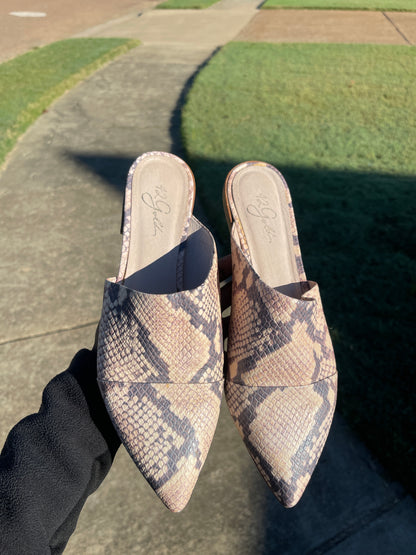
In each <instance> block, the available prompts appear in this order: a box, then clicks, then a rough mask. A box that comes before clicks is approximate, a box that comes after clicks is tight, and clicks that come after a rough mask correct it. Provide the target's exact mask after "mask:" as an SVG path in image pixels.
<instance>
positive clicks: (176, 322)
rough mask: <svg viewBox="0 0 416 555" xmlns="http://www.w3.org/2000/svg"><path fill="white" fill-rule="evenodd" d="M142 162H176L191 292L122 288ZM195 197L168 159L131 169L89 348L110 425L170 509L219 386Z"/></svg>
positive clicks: (214, 414) (201, 448)
mask: <svg viewBox="0 0 416 555" xmlns="http://www.w3.org/2000/svg"><path fill="white" fill-rule="evenodd" d="M149 156H150V157H152V156H156V157H160V156H167V157H169V158H170V159H171V160H176V163H177V164H180V165H182V167H183V168H184V169H185V172H186V174H187V176H188V179H187V183H186V184H185V186H187V187H188V199H187V213H188V214H189V218H188V220H187V222H185V226H184V229H183V232H182V237H181V240H180V246H179V249H178V251H179V252H178V257H177V261H176V263H177V267H176V270H177V285H178V284H179V285H180V284H181V283H182V284H183V282H184V278H185V277H186V276H185V265H186V258H187V253H188V252H190V253H191V254H190V255H189V258H191V260H190V261H188V263H187V268H188V271H190V272H191V273H192V276H193V281H192V283H194V285H195V286H194V285H192V287H193V288H189V289H186V290H183V291H182V290H180V291H178V292H175V293H169V294H151V293H145V292H142V291H137V290H133V289H130V288H128V287H126V285H124V282H123V280H124V277H125V273H126V267H127V261H128V256H129V248H130V236H131V209H132V206H131V199H132V184H133V175H134V171H135V169H136V167H137V165H138V164H139V163H140V161H141V160H143V159H144V158H146V157H149ZM194 192H195V182H194V179H193V175H192V172H191V171H190V169H189V168H188V166H187V165H186V164H185V163H184V162H183V161H182V160H180V159H179V158H177V157H176V156H173V155H171V154H168V153H160V152H152V153H147V154H145V155H143V156H142V157H140V158H138V159H137V160H136V162H135V163H134V164H133V166H132V167H131V169H130V172H129V175H128V179H127V186H126V194H125V201H124V219H123V246H122V255H121V262H120V270H119V274H118V277H117V278H110V279H108V280H106V282H105V286H104V299H103V308H102V314H101V320H100V327H99V334H98V347H97V379H98V384H99V387H100V390H101V393H102V396H103V398H104V401H105V404H106V408H107V411H108V413H109V415H110V417H111V419H112V422H113V424H114V426H115V428H116V430H117V432H118V434H119V436H120V439H121V441H122V442H123V444H124V446H125V447H126V449H127V451H128V452H129V454H130V456H131V457H132V459H133V460H134V462H135V463H136V465H137V467H138V468H139V470H140V471H141V472H142V474H143V476H144V477H145V478H146V480H147V481H148V483H149V484H150V485H151V486H152V488H153V489H154V490H155V492H156V493H157V495H158V496H159V497H160V499H161V500H162V501H163V502H164V503H165V505H166V506H167V507H168V508H169V509H170V510H172V511H174V512H178V511H181V510H182V509H183V508H184V507H185V505H186V504H187V502H188V501H189V498H190V496H191V494H192V491H193V488H194V486H195V483H196V481H197V479H198V476H199V473H200V471H201V469H202V466H203V464H204V462H205V459H206V456H207V454H208V450H209V447H210V444H211V441H212V438H213V435H214V432H215V428H216V425H217V421H218V416H219V409H220V404H221V397H222V390H223V380H224V377H223V341H222V324H221V307H220V299H219V284H218V268H217V253H216V247H215V242H214V239H213V237H212V235H211V234H210V232H209V231H208V230H207V229H206V228H205V227H204V226H203V225H202V224H201V223H200V222H199V221H198V220H197V219H196V218H194V217H193V216H191V213H192V207H193V201H194ZM136 216H137V214H136V215H135V216H134V217H136ZM137 217H139V216H137ZM188 234H189V237H188ZM191 243H192V245H193V246H192V249H193V250H192V249H191V247H190V244H191ZM188 246H189V249H187V247H188ZM195 248H197V250H198V256H199V259H198V260H199V262H201V257H202V258H203V262H204V264H203V265H202V267H203V268H206V272H205V273H206V275H205V279H204V276H203V275H202V274H201V271H199V272H196V273H195V275H196V276H197V277H195V276H194V274H193V272H192V268H191V266H192V262H193V256H192V252H193V253H195ZM198 278H199V279H200V282H198V283H195V279H198ZM201 281H202V283H201Z"/></svg>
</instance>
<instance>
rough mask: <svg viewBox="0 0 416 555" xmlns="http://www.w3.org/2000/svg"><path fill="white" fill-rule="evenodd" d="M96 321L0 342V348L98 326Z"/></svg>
mask: <svg viewBox="0 0 416 555" xmlns="http://www.w3.org/2000/svg"><path fill="white" fill-rule="evenodd" d="M98 322H99V321H98V320H96V321H94V322H87V323H86V324H79V325H77V326H73V327H71V328H61V329H57V330H51V331H45V332H42V333H34V334H32V335H27V336H25V337H16V338H14V339H7V340H6V341H2V342H1V343H0V347H2V346H4V345H10V344H12V343H20V342H21V341H28V340H30V339H38V338H40V337H48V336H50V335H57V334H59V333H65V332H68V331H75V330H81V329H83V328H89V327H91V326H98Z"/></svg>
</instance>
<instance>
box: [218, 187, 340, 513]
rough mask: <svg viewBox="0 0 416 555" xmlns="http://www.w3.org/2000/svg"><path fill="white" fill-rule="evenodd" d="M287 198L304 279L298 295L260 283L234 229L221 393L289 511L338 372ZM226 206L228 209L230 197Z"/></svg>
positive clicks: (304, 480)
mask: <svg viewBox="0 0 416 555" xmlns="http://www.w3.org/2000/svg"><path fill="white" fill-rule="evenodd" d="M282 179H283V178H282ZM283 182H284V180H283ZM284 183H285V182H284ZM285 185H286V183H285ZM286 187H287V185H286ZM287 200H288V206H289V210H290V213H291V225H292V235H293V242H294V252H295V254H296V260H297V266H298V269H300V270H301V272H300V276H301V279H303V277H305V281H301V282H300V283H299V287H298V290H299V298H294V297H289V296H287V295H285V294H283V293H282V292H281V291H279V288H272V287H270V286H268V285H267V284H266V283H264V282H263V281H262V280H261V278H260V277H259V275H258V274H257V273H256V272H255V270H254V269H253V267H252V265H251V261H250V258H249V255H248V250H246V249H248V245H246V248H244V246H243V249H242V248H240V246H239V245H240V244H243V245H244V241H241V232H242V231H241V229H239V226H238V224H239V222H238V221H237V220H235V221H233V224H232V230H231V253H232V265H233V285H232V287H233V290H232V306H231V320H230V328H229V337H228V352H227V359H228V368H227V373H226V381H225V394H226V399H227V404H228V407H229V410H230V413H231V415H232V417H233V420H234V422H235V424H236V426H237V428H238V430H239V432H240V434H241V436H242V438H243V440H244V442H245V445H246V447H247V449H248V451H249V453H250V455H251V457H252V458H253V460H254V462H255V464H256V466H257V468H258V469H259V471H260V473H261V475H262V476H263V478H264V479H265V481H266V483H267V484H268V486H269V487H270V488H271V490H272V491H273V493H274V494H275V495H276V497H277V499H278V500H279V501H280V502H281V503H282V504H283V505H284V506H285V507H292V506H294V505H295V504H296V503H297V502H298V501H299V499H300V497H301V496H302V494H303V492H304V490H305V488H306V486H307V484H308V482H309V480H310V478H311V475H312V473H313V471H314V469H315V466H316V464H317V462H318V460H319V457H320V455H321V452H322V449H323V447H324V444H325V441H326V439H327V436H328V433H329V429H330V426H331V422H332V418H333V414H334V410H335V404H336V396H337V372H336V364H335V356H334V351H333V347H332V342H331V338H330V335H329V331H328V327H327V324H326V320H325V316H324V312H323V307H322V302H321V298H320V294H319V288H318V285H317V284H316V283H314V282H311V281H306V276H304V273H303V264H302V259H301V255H300V248H299V242H298V238H297V230H296V224H295V220H294V214H293V208H292V204H291V199H290V194H289V191H288V189H287ZM227 202H229V205H230V204H231V209H232V199H230V198H227ZM235 213H236V212H234V214H235ZM234 214H233V215H234ZM239 225H240V227H241V224H239Z"/></svg>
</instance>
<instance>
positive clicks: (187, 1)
mask: <svg viewBox="0 0 416 555" xmlns="http://www.w3.org/2000/svg"><path fill="white" fill-rule="evenodd" d="M218 1H219V0H166V2H163V3H162V4H158V5H157V6H156V8H157V9H158V10H183V9H184V10H203V9H204V8H208V7H209V6H212V4H216V3H217V2H218Z"/></svg>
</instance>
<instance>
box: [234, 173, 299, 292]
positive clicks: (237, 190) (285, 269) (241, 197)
mask: <svg viewBox="0 0 416 555" xmlns="http://www.w3.org/2000/svg"><path fill="white" fill-rule="evenodd" d="M231 194H232V197H233V201H234V205H235V209H236V211H237V217H238V219H239V221H240V223H241V227H242V229H243V232H244V236H245V239H246V242H247V246H248V250H249V256H250V259H251V263H252V265H253V268H254V269H255V271H256V272H257V273H258V275H259V276H260V277H261V279H262V280H263V281H264V282H265V283H267V284H268V285H269V286H270V287H279V288H281V289H282V290H283V291H285V292H286V293H287V294H289V295H293V296H296V297H297V296H298V294H299V292H298V287H297V286H294V287H291V286H290V284H294V283H298V282H299V281H300V277H299V273H298V269H297V264H296V256H295V253H294V250H293V235H292V228H291V224H290V212H289V207H288V204H287V198H286V195H285V185H284V183H283V181H282V179H281V178H280V176H279V174H278V173H277V172H275V171H273V169H271V168H269V167H267V166H260V165H250V166H246V167H243V168H242V169H241V170H240V171H238V172H237V173H236V174H235V176H234V179H233V185H232V193H231ZM282 286H287V287H286V288H285V287H282Z"/></svg>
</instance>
